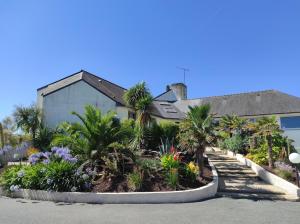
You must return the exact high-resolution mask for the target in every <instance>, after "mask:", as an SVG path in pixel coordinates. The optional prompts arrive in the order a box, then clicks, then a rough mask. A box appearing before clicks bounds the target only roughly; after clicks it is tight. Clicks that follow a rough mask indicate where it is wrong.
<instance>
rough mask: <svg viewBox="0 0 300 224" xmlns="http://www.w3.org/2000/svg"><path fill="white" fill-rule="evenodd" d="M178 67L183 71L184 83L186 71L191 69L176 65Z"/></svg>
mask: <svg viewBox="0 0 300 224" xmlns="http://www.w3.org/2000/svg"><path fill="white" fill-rule="evenodd" d="M176 68H177V69H180V70H182V71H183V83H184V84H185V73H186V72H189V71H190V70H189V69H188V68H183V67H176Z"/></svg>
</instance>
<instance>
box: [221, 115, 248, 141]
mask: <svg viewBox="0 0 300 224" xmlns="http://www.w3.org/2000/svg"><path fill="white" fill-rule="evenodd" d="M246 125H247V120H246V119H244V118H240V117H238V116H236V115H225V116H223V117H222V118H221V120H220V125H219V127H220V130H221V131H224V132H226V133H228V134H229V136H230V137H232V135H233V134H236V133H239V134H242V132H243V131H245V128H246Z"/></svg>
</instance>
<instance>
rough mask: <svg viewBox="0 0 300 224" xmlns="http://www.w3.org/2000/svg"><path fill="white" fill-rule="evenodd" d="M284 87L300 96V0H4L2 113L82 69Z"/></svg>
mask: <svg viewBox="0 0 300 224" xmlns="http://www.w3.org/2000/svg"><path fill="white" fill-rule="evenodd" d="M176 66H182V67H187V68H189V69H190V72H189V73H188V76H187V85H188V95H189V97H190V98H196V97H202V96H211V95H222V94H230V93H238V92H247V91H255V90H264V89H278V90H281V91H284V92H287V93H290V94H293V95H297V96H300V1H299V0H276V1H275V0H242V1H241V0H226V1H224V0H206V1H201V0H194V1H191V0H181V1H175V0H169V1H167V0H151V1H150V0H136V1H133V0H118V1H117V0H115V1H114V0H107V1H100V0H98V1H96V0H95V1H89V0H81V1H75V0H72V1H67V0H65V1H62V0H49V1H45V0H43V1H38V0H37V1H31V0H26V1H22V0H19V1H16V0H9V1H5V0H1V1H0V68H1V73H0V80H1V81H0V83H1V86H0V119H1V118H3V117H4V116H6V115H9V114H10V113H11V112H12V110H13V108H14V105H17V104H23V105H28V104H30V103H31V102H34V101H35V98H36V89H37V88H38V87H41V86H43V85H45V84H47V83H49V82H53V81H56V80H57V79H60V78H62V77H64V76H67V75H70V74H72V73H74V72H76V71H79V70H80V69H85V70H87V71H90V72H91V73H94V74H97V75H99V76H102V77H103V78H106V79H108V80H111V81H113V82H115V83H117V84H119V85H121V86H124V87H126V88H128V87H130V86H132V85H134V84H135V83H137V82H139V81H141V80H144V81H146V82H147V83H148V85H149V87H150V88H151V90H152V92H153V94H154V95H157V94H159V93H160V92H162V91H164V90H165V86H166V85H167V84H169V83H172V82H179V81H182V72H181V71H180V70H178V69H176Z"/></svg>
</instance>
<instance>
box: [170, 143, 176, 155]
mask: <svg viewBox="0 0 300 224" xmlns="http://www.w3.org/2000/svg"><path fill="white" fill-rule="evenodd" d="M170 152H171V154H173V153H175V152H176V149H175V147H174V146H173V145H172V146H171V148H170Z"/></svg>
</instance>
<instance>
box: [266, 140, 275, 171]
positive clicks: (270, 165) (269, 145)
mask: <svg viewBox="0 0 300 224" xmlns="http://www.w3.org/2000/svg"><path fill="white" fill-rule="evenodd" d="M267 142H268V155H269V158H268V160H269V167H270V168H271V169H273V168H274V162H273V149H272V148H273V145H272V136H271V135H269V136H267Z"/></svg>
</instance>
